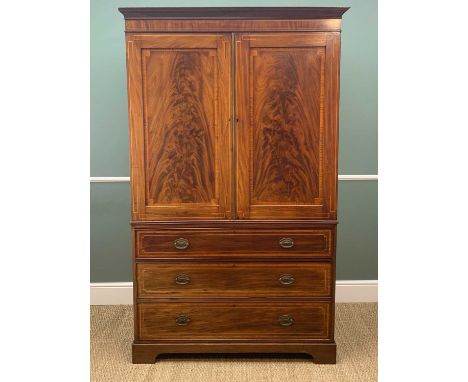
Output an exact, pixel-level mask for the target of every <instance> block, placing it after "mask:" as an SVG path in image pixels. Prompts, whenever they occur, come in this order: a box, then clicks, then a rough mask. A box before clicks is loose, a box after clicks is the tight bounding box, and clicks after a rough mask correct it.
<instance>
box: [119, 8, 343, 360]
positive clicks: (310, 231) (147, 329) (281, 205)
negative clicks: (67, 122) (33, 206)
mask: <svg viewBox="0 0 468 382" xmlns="http://www.w3.org/2000/svg"><path fill="white" fill-rule="evenodd" d="M347 9H348V8H309V7H308V8H121V9H119V10H120V12H121V13H122V14H123V15H124V17H125V33H126V49H127V72H128V108H129V130H130V161H131V195H132V196H131V213H132V223H131V224H132V236H133V277H134V280H133V281H134V312H135V328H134V330H135V340H134V343H133V362H134V363H153V362H155V360H156V357H157V356H158V355H159V354H162V353H218V352H219V353H243V352H249V353H306V354H309V355H311V356H312V358H313V360H314V362H316V363H335V362H336V344H335V341H334V299H335V246H336V245H335V244H336V224H337V178H338V176H337V163H338V162H337V153H338V104H339V75H340V69H339V68H340V66H339V65H340V33H341V32H340V31H341V17H342V15H343V13H344V12H345V11H346V10H347Z"/></svg>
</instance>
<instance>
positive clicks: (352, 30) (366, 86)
mask: <svg viewBox="0 0 468 382" xmlns="http://www.w3.org/2000/svg"><path fill="white" fill-rule="evenodd" d="M138 6H159V7H164V6H181V7H182V6H200V7H201V6H349V7H351V9H350V10H349V11H348V12H347V13H346V14H345V15H344V17H343V27H342V29H343V34H342V52H341V54H342V63H341V100H340V109H341V110H340V152H339V155H340V160H339V173H340V174H377V0H352V1H278V0H268V1H262V0H256V1H221V0H218V1H208V0H203V1H196V2H195V1H188V0H185V1H182V0H173V1H167V0H166V1H157V2H156V1H129V0H126V1H123V0H122V1H112V0H91V176H128V175H129V163H128V130H127V129H128V128H127V94H126V74H125V44H124V32H123V29H124V22H123V17H122V15H121V14H120V13H119V12H118V11H117V8H119V7H138ZM339 187H340V188H339V219H340V225H339V231H338V232H339V233H338V234H339V236H338V250H337V260H338V267H337V277H338V279H377V182H376V181H341V182H340V184H339ZM129 209H130V207H129V185H128V184H118V183H114V184H91V281H92V282H100V281H102V282H104V281H129V280H131V261H130V226H129V224H128V222H129V220H130V214H129Z"/></svg>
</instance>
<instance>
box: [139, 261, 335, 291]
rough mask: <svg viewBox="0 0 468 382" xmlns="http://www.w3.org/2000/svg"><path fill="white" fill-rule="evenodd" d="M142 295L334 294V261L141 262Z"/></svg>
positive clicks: (140, 284)
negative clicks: (332, 262)
mask: <svg viewBox="0 0 468 382" xmlns="http://www.w3.org/2000/svg"><path fill="white" fill-rule="evenodd" d="M136 270H137V291H138V297H142V298H154V297H171V296H175V297H206V296H218V297H233V296H239V297H242V296H245V297H268V296H275V297H276V296H279V297H281V296H299V297H300V296H307V297H308V296H311V297H328V296H330V295H331V287H332V276H331V272H332V266H331V264H330V263H318V262H317V263H313V262H304V263H288V262H278V263H276V262H275V263H268V264H265V263H248V262H245V263H244V262H237V263H217V264H209V263H208V264H207V263H205V264H203V263H198V264H194V263H178V264H167V263H165V264H160V263H138V264H137V265H136Z"/></svg>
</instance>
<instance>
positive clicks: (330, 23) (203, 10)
mask: <svg viewBox="0 0 468 382" xmlns="http://www.w3.org/2000/svg"><path fill="white" fill-rule="evenodd" d="M348 9H349V8H348V7H196V8H182V7H180V8H119V11H120V12H121V13H122V14H123V15H124V18H125V31H126V32H130V33H133V32H135V33H137V32H170V31H178V32H190V31H194V32H195V31H196V32H215V31H218V32H243V31H288V30H296V31H330V32H339V31H340V30H341V17H342V15H343V14H344V13H345V12H346V11H347V10H348Z"/></svg>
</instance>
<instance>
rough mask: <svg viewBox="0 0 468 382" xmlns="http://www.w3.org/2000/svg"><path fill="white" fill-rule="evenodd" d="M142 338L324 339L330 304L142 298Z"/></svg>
mask: <svg viewBox="0 0 468 382" xmlns="http://www.w3.org/2000/svg"><path fill="white" fill-rule="evenodd" d="M137 310H138V313H137V314H138V330H139V339H140V340H175V339H177V340H184V339H194V340H215V339H223V340H226V339H243V340H258V339H270V340H278V339H279V338H282V339H292V340H294V339H297V340H304V339H327V338H328V337H329V336H330V325H329V320H330V315H331V305H330V303H327V302H300V303H291V302H283V303H271V302H270V303H261V304H260V303H254V302H245V303H219V302H216V303H187V302H174V303H140V304H138V307H137Z"/></svg>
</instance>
